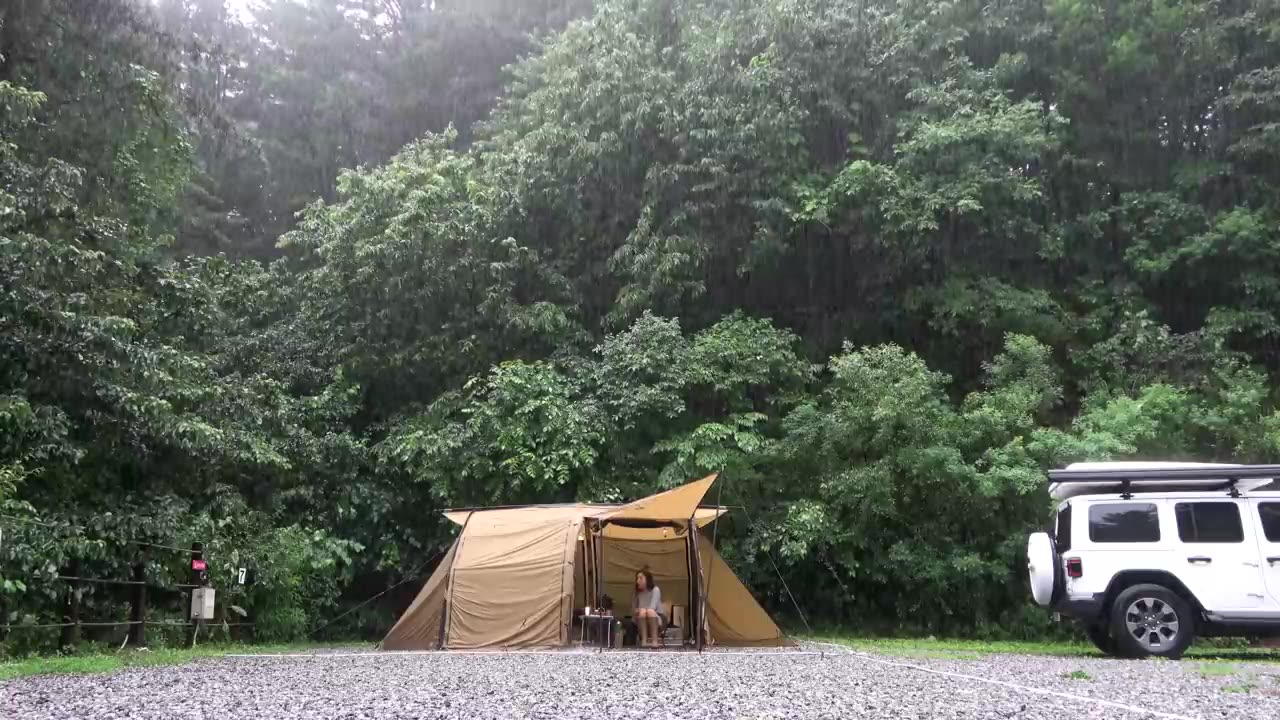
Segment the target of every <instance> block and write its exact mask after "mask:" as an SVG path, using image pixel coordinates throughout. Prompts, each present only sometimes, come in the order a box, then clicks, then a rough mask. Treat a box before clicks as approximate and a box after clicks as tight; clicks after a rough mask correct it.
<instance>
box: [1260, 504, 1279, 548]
mask: <svg viewBox="0 0 1280 720" xmlns="http://www.w3.org/2000/svg"><path fill="white" fill-rule="evenodd" d="M1258 519H1259V520H1261V521H1262V535H1263V537H1265V538H1266V539H1267V542H1280V502H1264V503H1258Z"/></svg>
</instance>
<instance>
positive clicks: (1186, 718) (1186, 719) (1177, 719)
mask: <svg viewBox="0 0 1280 720" xmlns="http://www.w3.org/2000/svg"><path fill="white" fill-rule="evenodd" d="M812 644H814V645H826V646H828V647H833V648H840V649H841V650H842V651H843V652H844V653H846V654H849V655H853V656H855V657H858V658H860V659H862V660H868V661H870V662H873V663H879V664H880V665H889V666H891V667H900V668H907V669H909V670H915V671H917V672H922V673H928V674H930V675H940V676H942V677H949V678H955V679H958V680H973V681H975V682H982V683H988V684H990V685H999V686H1001V687H1006V688H1010V689H1013V690H1018V691H1021V692H1029V693H1035V694H1037V695H1050V696H1052V697H1059V698H1064V699H1067V700H1074V701H1076V702H1083V703H1093V704H1094V705H1100V706H1102V707H1109V708H1114V709H1117V710H1124V711H1126V712H1134V713H1143V714H1146V715H1151V716H1153V717H1158V718H1164V720H1201V719H1200V718H1197V717H1194V716H1191V715H1178V714H1175V713H1167V712H1161V711H1159V710H1151V709H1149V708H1144V707H1139V706H1137V705H1128V704H1125V703H1118V702H1113V701H1111V700H1100V699H1098V698H1093V697H1089V696H1088V695H1076V694H1074V693H1067V692H1061V691H1059V690H1047V689H1045V688H1038V687H1034V686H1031V685H1020V684H1018V683H1012V682H1007V681H1005V680H993V679H991V678H984V677H981V676H979V675H968V674H965V673H957V672H950V671H947V670H938V669H935V668H930V667H925V666H923V665H914V664H912V663H905V662H898V661H896V660H886V659H884V658H878V657H876V656H874V655H870V654H868V653H865V652H858V651H856V650H850V649H849V648H847V647H844V646H841V645H836V644H835V643H824V642H813V643H812Z"/></svg>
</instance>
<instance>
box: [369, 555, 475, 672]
mask: <svg viewBox="0 0 1280 720" xmlns="http://www.w3.org/2000/svg"><path fill="white" fill-rule="evenodd" d="M459 540H461V538H459ZM459 540H454V541H453V546H452V547H450V548H449V552H447V553H445V556H444V559H443V560H441V561H440V564H439V565H438V566H437V567H436V571H435V572H433V573H431V577H430V578H428V579H427V582H426V584H425V585H423V586H422V590H420V591H418V596H417V597H415V598H414V599H413V602H412V603H410V604H409V609H408V610H405V611H404V614H403V615H401V616H400V619H399V620H397V621H396V624H395V625H394V626H393V627H392V628H391V632H388V633H387V636H386V637H385V638H383V640H382V645H381V647H382V649H383V650H435V649H437V648H439V647H440V631H441V622H442V620H443V613H444V606H445V595H446V590H447V587H448V578H449V571H450V570H451V569H452V568H453V563H454V557H455V556H456V554H457V551H458V542H459Z"/></svg>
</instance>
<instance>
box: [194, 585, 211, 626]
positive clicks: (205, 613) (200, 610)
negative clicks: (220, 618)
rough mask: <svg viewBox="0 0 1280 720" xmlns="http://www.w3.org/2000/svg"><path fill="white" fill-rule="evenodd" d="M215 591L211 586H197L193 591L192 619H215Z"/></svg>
mask: <svg viewBox="0 0 1280 720" xmlns="http://www.w3.org/2000/svg"><path fill="white" fill-rule="evenodd" d="M213 602H214V592H213V588H211V587H202V588H196V589H195V591H194V592H192V593H191V619H192V620H212V619H213Z"/></svg>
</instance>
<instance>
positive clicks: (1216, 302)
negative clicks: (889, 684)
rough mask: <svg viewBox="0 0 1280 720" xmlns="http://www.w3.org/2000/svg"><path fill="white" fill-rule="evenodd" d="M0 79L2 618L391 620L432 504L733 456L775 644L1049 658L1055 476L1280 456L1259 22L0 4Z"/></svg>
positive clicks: (1091, 0)
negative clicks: (193, 610)
mask: <svg viewBox="0 0 1280 720" xmlns="http://www.w3.org/2000/svg"><path fill="white" fill-rule="evenodd" d="M0 56H2V57H0V113H2V114H0V277H3V290H2V292H0V326H2V327H0V503H2V506H0V529H3V539H2V540H0V608H2V611H3V615H4V618H3V622H4V623H8V624H11V625H22V624H38V623H41V622H57V619H58V618H59V617H60V613H61V603H62V602H63V591H64V587H63V586H62V585H61V584H59V583H57V582H55V581H54V578H56V576H57V575H59V574H62V573H64V572H65V569H66V568H67V567H69V564H70V563H71V562H73V561H76V562H78V563H79V565H78V566H77V567H79V569H80V572H82V573H83V574H85V575H87V576H94V577H123V576H125V575H126V574H127V573H128V572H129V568H130V564H131V563H135V562H139V561H142V562H145V563H147V564H148V566H149V567H148V572H149V574H150V577H153V578H159V579H161V580H167V581H170V582H171V581H173V580H181V579H182V578H183V577H184V576H183V574H182V568H183V561H184V558H183V557H182V556H181V555H180V554H173V553H171V554H168V555H166V554H164V552H162V551H160V552H157V551H154V550H152V549H149V548H148V547H147V546H143V545H139V544H138V543H139V542H150V543H155V544H158V545H167V546H173V547H178V548H183V547H189V545H190V543H191V542H192V541H195V540H198V541H202V542H204V543H205V546H206V549H207V550H208V551H209V552H208V555H209V559H210V563H211V572H212V573H213V577H214V578H215V584H219V585H222V584H223V583H224V582H227V581H228V580H229V578H230V573H231V571H232V568H234V567H237V566H244V565H246V564H247V565H250V566H252V567H254V568H256V569H257V571H258V582H257V583H256V584H254V585H252V586H249V587H247V588H238V587H232V588H230V589H229V595H230V597H229V600H228V602H230V603H235V604H236V607H238V608H244V609H245V610H246V611H247V612H250V613H251V614H252V615H253V616H254V618H255V619H256V621H257V622H258V629H259V636H260V637H267V638H282V639H284V638H296V637H304V636H307V635H310V634H314V633H316V632H317V631H318V630H319V629H321V628H322V627H323V634H327V635H335V634H348V635H349V634H364V635H366V636H369V637H374V636H376V635H377V633H378V632H379V631H380V630H381V629H384V628H385V627H387V623H388V622H389V620H390V619H391V613H392V612H394V610H395V609H397V608H395V607H394V605H395V603H394V602H380V603H374V604H370V605H368V606H365V607H362V608H361V609H360V610H359V611H358V612H355V613H352V614H350V615H347V616H345V617H343V618H342V620H341V622H339V623H336V624H333V625H329V624H327V623H328V622H329V621H330V620H331V619H333V618H334V617H336V616H338V614H339V613H340V612H342V611H343V610H345V609H348V608H354V607H355V606H356V605H357V603H359V602H360V601H362V600H364V599H365V598H367V597H370V596H372V595H374V594H376V593H378V592H379V591H381V590H383V589H385V588H387V587H390V586H392V585H393V584H396V583H399V582H400V581H402V580H405V579H409V578H416V577H419V576H420V575H421V573H422V572H424V571H425V570H428V569H430V567H431V566H432V563H433V562H434V561H435V560H436V559H437V558H438V557H439V553H440V551H441V549H442V548H444V547H445V546H446V545H447V543H448V542H449V541H450V538H451V537H452V533H453V530H452V529H451V528H450V527H449V525H448V523H447V522H446V521H444V520H443V518H441V517H440V515H439V513H438V511H439V510H440V509H442V508H446V507H451V506H473V505H487V504H510V503H521V502H530V501H555V500H571V499H583V500H594V501H609V500H622V499H630V498H634V497H636V496H639V495H641V494H645V493H649V492H652V491H655V490H657V489H661V488H664V487H670V486H673V485H675V484H678V483H680V482H682V481H684V480H686V479H688V478H692V477H696V476H700V475H702V474H705V473H707V472H708V471H715V470H720V471H723V472H724V476H723V477H724V480H723V482H722V484H721V491H720V492H721V493H722V494H721V495H719V499H721V501H722V502H724V503H725V504H730V505H734V506H740V509H739V510H738V511H737V512H736V513H735V514H734V516H733V519H732V520H730V521H728V522H727V523H726V524H725V527H723V528H722V529H721V531H720V534H719V542H721V543H722V544H723V546H724V553H725V555H726V557H727V559H728V560H729V561H730V563H731V564H733V565H734V566H735V567H736V569H737V570H738V571H739V573H740V575H741V576H742V577H743V579H744V580H745V581H746V582H747V583H748V585H749V586H751V587H752V588H753V589H754V590H755V591H756V593H757V594H758V595H759V596H760V597H761V598H762V599H763V601H764V602H765V603H766V605H768V606H770V607H771V608H772V609H774V610H776V611H777V612H779V614H780V615H781V616H782V617H784V618H791V619H792V620H795V618H796V617H797V616H796V613H795V611H794V609H792V608H791V606H790V603H789V601H787V600H786V596H785V592H784V590H783V580H784V579H785V581H786V582H787V583H788V584H789V585H790V587H791V588H792V589H793V590H794V591H795V594H796V596H797V600H798V601H799V605H800V606H801V608H802V609H803V610H804V612H805V613H806V614H807V615H808V617H809V619H810V620H811V621H814V622H819V623H823V624H827V625H832V624H842V625H846V626H853V627H859V628H862V629H866V630H891V629H903V630H916V631H928V632H948V633H974V634H988V635H991V634H1007V635H1032V634H1036V633H1041V632H1044V631H1045V630H1046V628H1047V627H1048V621H1047V619H1046V618H1045V617H1044V615H1043V613H1042V612H1040V611H1038V610H1035V609H1033V608H1030V607H1029V606H1028V602H1027V592H1026V589H1025V580H1024V578H1023V575H1024V569H1023V565H1024V562H1025V558H1024V556H1023V547H1024V541H1025V533H1026V532H1027V531H1028V530H1029V529H1030V528H1034V527H1038V526H1040V525H1042V524H1043V523H1044V522H1045V520H1046V518H1047V517H1048V511H1049V502H1048V498H1047V495H1046V493H1045V489H1044V481H1043V471H1044V470H1045V469H1046V468H1048V467H1052V466H1055V465H1060V464H1062V463H1066V462H1070V461H1074V460H1082V459H1105V458H1128V457H1150V458H1188V459H1203V460H1211V459H1217V460H1232V461H1276V460H1280V396H1278V395H1277V393H1276V391H1275V389H1274V383H1273V379H1274V378H1275V377H1276V374H1277V373H1278V372H1280V342H1278V340H1280V5H1277V4H1275V3H1273V2H1265V1H1263V0H1007V1H1006V2H1002V3H988V2H977V1H975V0H599V1H598V2H596V3H594V4H592V3H589V2H587V1H586V0H471V1H470V2H453V1H452V0H434V1H424V0H260V1H259V2H256V3H253V4H250V5H249V10H248V11H247V12H242V11H241V9H240V8H239V5H237V7H236V8H229V7H227V6H225V5H224V3H223V2H222V0H155V1H154V2H142V1H141V0H136V1H135V0H96V1H95V2H93V3H83V2H77V1H76V0H13V1H12V2H9V3H6V4H5V6H4V9H3V10H0ZM713 499H714V498H713ZM775 562H776V563H777V566H778V568H780V573H775V570H774V563H775ZM228 584H229V583H228ZM407 587H409V588H410V589H411V588H412V587H413V584H412V583H410V584H409V585H408V586H407ZM85 593H86V594H85V597H84V603H85V608H86V610H85V611H84V612H86V613H87V614H88V615H89V616H91V617H93V618H97V619H102V620H112V619H119V618H122V617H123V616H124V612H125V610H124V606H123V604H122V602H121V597H120V596H118V595H115V594H113V592H112V591H111V590H109V589H108V588H103V587H94V588H89V589H86V590H85ZM388 597H389V598H391V597H395V596H394V595H391V596H388ZM6 637H7V640H6V642H7V643H8V646H9V647H10V648H11V649H21V648H23V647H34V646H39V645H40V644H41V643H43V644H45V645H47V644H49V643H52V642H54V641H55V640H56V633H53V634H50V633H45V634H43V635H42V634H40V632H38V631H28V632H26V633H20V632H18V631H17V630H14V631H12V632H10V633H9V634H8V635H7V636H6Z"/></svg>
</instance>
